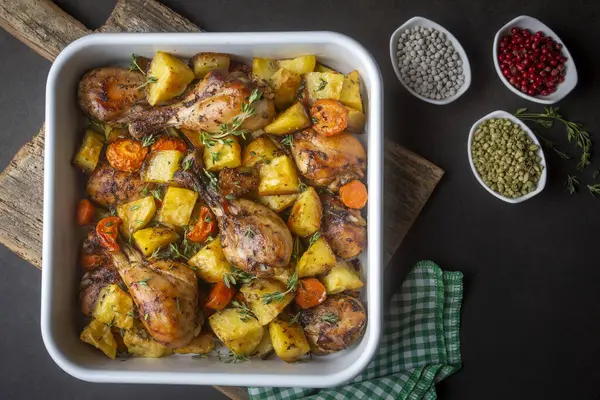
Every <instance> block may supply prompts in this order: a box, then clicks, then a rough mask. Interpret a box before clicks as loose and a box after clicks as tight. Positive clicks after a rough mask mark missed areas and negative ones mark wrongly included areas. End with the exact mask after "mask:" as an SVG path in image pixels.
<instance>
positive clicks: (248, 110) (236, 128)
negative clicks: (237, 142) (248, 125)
mask: <svg viewBox="0 0 600 400" xmlns="http://www.w3.org/2000/svg"><path fill="white" fill-rule="evenodd" d="M262 97H263V95H262V93H261V92H260V91H259V90H258V89H254V90H253V91H252V94H250V97H248V102H247V103H242V112H241V113H240V114H238V115H237V116H235V117H234V118H233V120H232V121H231V124H221V126H220V127H219V129H220V132H218V133H209V132H203V133H204V134H206V135H207V136H208V137H209V138H210V139H212V140H218V139H223V138H225V137H227V136H230V135H231V136H241V137H242V138H244V139H246V133H248V130H247V129H241V128H242V124H243V123H244V121H245V120H247V119H248V118H250V117H251V116H253V115H254V114H256V110H255V109H254V108H253V107H252V104H253V103H255V102H256V101H258V100H261V99H262Z"/></svg>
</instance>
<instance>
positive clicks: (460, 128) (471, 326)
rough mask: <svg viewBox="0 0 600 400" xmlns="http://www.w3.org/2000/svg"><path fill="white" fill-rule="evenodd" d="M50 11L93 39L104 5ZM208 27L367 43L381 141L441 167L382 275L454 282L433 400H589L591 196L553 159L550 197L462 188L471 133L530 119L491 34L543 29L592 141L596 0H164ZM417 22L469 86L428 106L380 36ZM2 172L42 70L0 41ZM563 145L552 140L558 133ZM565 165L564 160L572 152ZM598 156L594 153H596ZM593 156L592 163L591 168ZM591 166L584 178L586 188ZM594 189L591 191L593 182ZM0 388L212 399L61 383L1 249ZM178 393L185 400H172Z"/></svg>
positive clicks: (20, 280)
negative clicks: (453, 52) (454, 278)
mask: <svg viewBox="0 0 600 400" xmlns="http://www.w3.org/2000/svg"><path fill="white" fill-rule="evenodd" d="M57 3H58V4H59V5H60V6H61V7H62V8H63V9H65V10H66V11H67V12H69V13H71V14H72V15H73V16H75V17H76V18H77V19H79V20H81V21H82V22H84V23H85V24H86V25H87V26H88V27H90V28H96V27H98V26H100V25H101V24H102V22H103V21H105V20H106V18H107V17H108V15H109V13H110V11H111V10H112V7H113V6H114V4H115V1H111V0H95V1H76V0H69V1H65V0H60V1H57ZM164 3H165V4H167V5H168V6H170V7H172V8H173V9H174V10H176V11H178V12H180V13H181V14H183V15H184V16H186V17H188V18H189V19H190V20H192V21H193V22H195V23H197V24H198V25H200V26H201V27H203V28H204V29H206V30H208V31H269V30H273V31H277V30H333V31H339V32H342V33H345V34H348V35H350V36H352V37H354V38H356V39H357V40H359V41H360V42H361V43H362V44H364V45H365V46H366V47H367V48H368V49H369V50H370V51H371V52H372V53H373V55H374V56H375V58H376V59H377V61H378V62H379V66H380V68H381V72H382V75H383V79H384V82H385V86H386V89H385V104H386V109H385V111H386V118H385V122H386V125H385V134H386V136H387V137H390V138H393V139H394V140H396V141H397V142H399V143H401V144H403V145H404V146H406V147H408V148H409V149H411V150H413V151H415V152H417V153H419V154H421V155H423V156H424V157H426V158H428V159H429V160H431V161H433V162H434V163H436V164H437V165H439V166H441V167H442V168H444V169H445V170H446V176H445V177H444V179H443V181H442V183H441V185H440V186H439V187H438V188H437V189H436V191H435V193H434V195H433V197H432V198H431V200H430V202H429V203H428V204H427V206H426V207H425V209H424V210H423V212H422V213H421V216H420V217H419V219H418V220H417V222H416V224H415V225H414V227H413V228H412V229H411V231H410V233H409V235H408V236H407V238H406V239H405V241H404V242H403V244H402V247H401V248H400V251H399V253H398V254H397V255H396V257H395V258H394V259H393V261H392V267H391V268H390V269H389V270H388V274H389V277H390V278H392V279H387V280H386V282H387V283H388V288H387V289H388V293H389V292H390V291H392V290H395V289H396V288H397V287H399V285H400V283H401V280H402V277H403V276H405V274H406V273H407V272H408V270H409V269H410V267H411V265H413V264H414V263H415V262H416V261H418V260H421V259H432V260H434V261H436V262H437V263H438V264H439V265H441V266H442V267H443V268H446V269H453V270H460V271H462V272H464V274H465V288H466V290H465V300H464V303H463V313H462V329H461V341H462V346H461V349H462V354H463V360H464V367H463V369H462V370H461V371H459V373H458V374H456V375H455V376H453V377H451V378H449V379H448V380H447V381H445V382H443V383H442V384H441V385H439V387H438V393H439V395H440V398H442V399H461V400H467V399H594V400H595V399H598V398H600V364H599V360H600V344H599V343H600V340H599V338H600V290H599V281H600V263H599V261H598V256H597V254H598V253H597V249H598V233H597V232H598V227H599V226H600V214H599V213H598V212H597V210H598V207H599V206H600V199H598V200H595V199H594V198H592V197H591V196H590V195H589V193H587V190H585V189H584V190H582V191H581V193H579V194H577V195H574V196H569V195H568V194H567V193H566V192H565V191H564V187H563V183H564V181H565V178H566V175H567V174H568V173H571V172H572V171H574V170H575V162H564V161H562V160H559V159H558V158H556V157H555V156H554V155H553V154H548V153H547V156H548V159H549V164H550V165H549V172H550V174H549V182H548V185H547V187H546V189H545V191H544V192H543V193H542V194H541V195H539V196H537V197H536V198H534V199H532V200H529V201H527V202H525V203H523V204H519V205H510V204H506V203H503V202H501V201H499V200H497V199H496V198H494V197H492V196H491V195H489V194H488V193H487V192H486V191H485V190H484V189H482V188H481V187H480V186H479V184H478V183H477V181H476V180H475V178H474V177H473V175H472V173H471V171H470V169H469V165H468V161H467V154H466V140H467V135H468V131H469V128H470V127H471V124H472V123H473V122H474V121H475V120H477V119H478V118H480V117H481V116H482V115H484V114H487V113H488V112H491V111H493V110H496V109H505V110H507V111H514V110H515V109H516V108H518V107H531V108H533V109H535V110H541V107H539V106H536V105H534V104H533V103H528V102H526V101H525V100H522V99H520V98H518V97H517V96H515V95H514V94H513V93H512V92H510V91H509V90H508V89H506V88H505V87H504V86H503V85H502V83H501V82H500V80H499V79H498V77H497V76H496V72H495V70H494V68H493V64H492V59H491V45H492V39H493V36H494V34H495V32H496V30H497V29H498V28H500V26H502V25H503V24H504V23H505V22H507V21H508V20H510V19H512V18H513V17H515V16H517V15H521V14H525V15H532V16H536V17H538V18H540V19H541V20H542V21H544V22H546V23H547V24H548V25H549V26H551V27H552V29H553V30H555V31H556V32H557V33H558V34H559V35H560V36H561V38H562V39H563V41H564V42H565V43H566V44H567V46H568V47H569V49H570V50H571V53H572V54H573V57H574V58H575V61H576V63H577V67H578V70H579V85H578V87H577V88H576V90H575V91H574V92H573V93H572V94H571V95H569V96H568V98H567V99H566V100H564V101H562V102H561V104H560V106H561V107H563V110H564V112H565V113H566V114H567V115H568V116H569V117H571V118H572V119H577V120H581V121H583V122H585V123H586V124H587V126H588V127H589V129H590V131H591V132H592V135H593V136H595V137H600V136H599V135H600V116H599V113H598V101H599V100H600V96H599V89H600V82H599V81H598V74H594V73H593V72H594V70H595V69H597V68H598V65H600V52H598V50H597V49H598V43H600V27H599V22H600V19H599V18H598V17H599V16H600V15H599V14H600V2H598V1H595V0H570V1H564V0H563V1H558V0H553V1H548V0H529V1H523V0H520V1H515V0H504V1H481V2H478V3H476V2H471V1H466V0H461V1H447V2H445V1H441V0H419V1H417V0H412V1H403V2H400V1H391V0H385V1H377V2H376V1H372V2H367V1H356V0H338V1H324V0H320V1H306V2H300V1H284V0H279V1H277V0H264V1H261V2H258V1H256V2H250V1H248V0H230V1H219V0H214V1H208V0H205V1H202V2H198V1H192V0H189V1H184V0H180V1H166V0H165V1H164ZM415 15H422V16H425V17H428V18H431V19H433V20H435V21H437V22H438V23H440V24H442V25H443V26H444V27H446V28H447V29H449V30H450V31H451V32H453V34H454V35H455V36H456V37H457V38H458V39H459V40H460V41H461V43H462V44H463V46H464V48H465V50H466V52H467V53H468V55H469V57H470V61H471V66H472V70H473V82H472V84H471V88H470V89H469V91H468V92H467V93H466V95H465V96H463V98H461V99H460V100H458V101H456V102H455V103H453V104H451V105H448V106H444V107H438V106H433V105H429V104H427V103H424V102H421V101H420V100H417V99H415V98H413V97H411V96H410V95H409V94H408V93H407V92H406V91H405V90H404V89H403V88H402V87H401V85H400V83H399V82H398V81H397V80H396V77H395V75H394V73H393V70H392V67H391V65H390V60H389V55H388V40H389V36H390V34H391V33H392V32H393V31H394V30H395V29H396V28H397V27H398V26H399V25H401V24H402V23H403V22H404V21H406V20H407V19H409V18H410V17H412V16H415ZM0 50H1V52H2V57H1V59H2V61H1V62H0V76H1V77H2V90H0V118H1V119H0V120H1V121H2V123H1V125H2V126H3V129H2V130H1V132H2V133H1V140H2V146H0V167H2V168H3V167H5V166H6V165H7V164H8V162H9V161H10V159H11V157H12V155H13V154H14V153H15V152H16V151H17V150H18V149H19V148H20V147H21V145H23V144H25V143H26V142H27V141H28V140H29V139H30V138H31V136H32V135H33V134H34V133H35V132H37V130H38V129H39V127H40V125H41V123H42V122H43V119H44V85H45V81H46V76H47V73H48V69H49V67H50V64H49V63H48V62H47V61H45V60H43V59H42V58H41V57H40V56H38V55H36V54H35V53H33V51H31V50H29V49H28V48H27V47H26V46H25V45H23V44H21V43H20V42H18V41H17V40H16V39H14V38H12V37H11V36H10V35H9V34H8V33H6V32H4V31H2V30H0ZM552 136H554V137H555V138H556V139H557V140H558V141H561V142H565V134H564V132H563V131H562V130H558V129H557V130H556V131H555V132H553V134H552ZM569 150H570V152H571V153H574V151H573V150H572V149H571V148H569ZM595 150H597V151H598V152H600V148H599V147H598V146H595ZM599 157H600V154H599V155H598V157H594V159H598V158H599ZM596 168H600V161H597V162H594V165H593V166H592V167H590V168H588V169H587V170H586V171H585V172H584V173H582V174H580V179H581V180H582V182H584V181H585V182H587V181H591V175H592V172H593V170H594V169H596ZM599 182H600V181H599ZM0 262H1V263H2V268H0V299H1V301H0V307H1V311H0V324H1V326H2V328H3V331H4V334H3V338H2V340H0V354H1V357H0V369H1V370H0V387H1V388H2V395H1V396H0V397H2V398H6V399H8V398H10V399H17V398H18V399H27V398H46V397H48V395H50V397H51V398H57V399H71V398H72V399H104V398H110V399H121V398H123V399H124V398H128V399H131V398H138V397H140V398H141V397H142V396H143V397H144V398H145V399H148V400H150V399H162V398H167V397H170V398H187V396H194V398H207V399H223V398H224V396H222V395H221V394H219V393H218V392H216V391H215V390H214V389H212V388H210V387H184V386H139V385H137V386H135V385H106V384H103V385H100V384H90V383H85V382H81V381H78V380H76V379H74V378H72V377H70V376H68V375H67V374H65V373H64V372H62V371H61V370H60V369H59V368H58V367H57V366H56V365H55V364H54V363H53V361H52V360H51V359H50V357H49V356H48V354H47V353H46V350H45V349H44V346H43V343H42V340H41V335H40V329H39V311H40V304H39V302H40V294H39V291H40V290H39V289H40V273H39V271H38V270H36V269H35V268H34V267H32V266H30V265H28V264H27V263H25V262H24V261H22V260H20V259H19V258H18V257H17V256H15V255H13V254H12V253H11V252H9V251H8V250H6V249H4V248H1V249H0ZM183 396H186V397H183Z"/></svg>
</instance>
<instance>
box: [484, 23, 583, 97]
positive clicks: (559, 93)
mask: <svg viewBox="0 0 600 400" xmlns="http://www.w3.org/2000/svg"><path fill="white" fill-rule="evenodd" d="M515 27H516V28H521V29H529V30H530V31H531V32H533V33H535V32H537V31H542V32H544V35H545V36H550V37H552V39H554V40H555V41H556V42H558V43H560V44H562V46H563V48H562V52H563V54H564V55H565V57H567V61H566V62H565V69H566V71H567V74H566V75H565V81H564V82H563V83H561V84H559V85H558V86H557V87H556V92H554V93H551V94H549V95H548V96H529V95H528V94H527V93H523V92H521V91H520V90H518V89H517V88H515V87H514V86H513V85H511V84H510V82H509V81H508V80H507V79H506V78H505V77H504V75H502V70H501V69H500V64H499V63H498V44H499V43H500V40H502V38H503V37H504V36H506V35H508V34H510V30H511V29H512V28H515ZM493 46H494V48H493V50H492V54H493V56H494V67H496V72H497V73H498V76H499V77H500V80H501V81H502V83H504V85H505V86H506V87H507V88H509V89H510V90H511V91H512V92H513V93H515V94H516V95H517V96H521V97H522V98H524V99H527V100H531V101H533V102H536V103H540V104H554V103H556V102H559V101H560V100H562V99H563V98H564V97H565V96H566V95H568V94H569V93H571V91H572V90H573V89H574V88H575V86H576V85H577V80H578V77H577V68H575V62H574V61H573V56H571V53H569V49H567V46H565V44H564V43H563V41H562V40H560V38H559V37H558V35H557V34H556V33H554V31H553V30H552V29H550V28H548V26H546V25H545V24H544V23H543V22H542V21H540V20H538V19H535V18H533V17H528V16H526V15H521V16H519V17H517V18H515V19H513V20H512V21H510V22H509V23H507V24H506V25H504V26H503V27H502V28H500V30H499V31H498V32H497V33H496V36H495V37H494V44H493Z"/></svg>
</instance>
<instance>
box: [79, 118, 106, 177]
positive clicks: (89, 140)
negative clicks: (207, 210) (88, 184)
mask: <svg viewBox="0 0 600 400" xmlns="http://www.w3.org/2000/svg"><path fill="white" fill-rule="evenodd" d="M103 146H104V137H103V136H102V135H101V134H99V133H98V132H95V131H93V130H91V129H88V130H87V131H85V136H84V137H83V141H82V142H81V146H80V147H79V150H78V151H77V154H75V158H74V159H73V164H74V165H75V166H76V167H77V168H80V169H82V170H83V172H87V173H88V174H91V173H92V172H93V171H94V170H95V169H96V165H98V160H99V159H100V153H101V152H102V147H103Z"/></svg>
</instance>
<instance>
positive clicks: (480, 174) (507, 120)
mask: <svg viewBox="0 0 600 400" xmlns="http://www.w3.org/2000/svg"><path fill="white" fill-rule="evenodd" d="M467 148H468V154H469V164H470V165H471V169H472V170H473V174H474V175H475V178H477V180H478V181H479V183H480V184H481V186H483V187H484V188H485V189H486V190H487V191H488V192H490V193H491V194H493V195H494V196H496V197H497V198H499V199H500V200H503V201H505V202H507V203H513V204H515V203H520V202H522V201H525V200H528V199H530V198H532V197H533V196H535V195H536V194H538V193H540V192H541V191H542V190H544V187H545V186H546V179H547V171H546V157H545V156H544V152H543V151H542V147H541V145H540V142H539V141H538V139H537V138H536V137H535V135H534V134H533V132H532V131H531V129H529V127H527V125H525V124H524V123H523V122H522V121H520V120H519V119H518V118H517V117H515V116H513V115H512V114H510V113H507V112H506V111H494V112H492V113H490V114H488V115H486V116H485V117H483V118H481V119H480V120H479V121H477V122H475V124H473V127H472V128H471V131H470V132H469V140H468V144H467Z"/></svg>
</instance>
